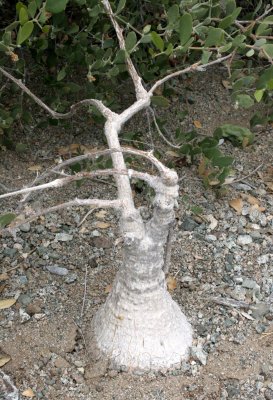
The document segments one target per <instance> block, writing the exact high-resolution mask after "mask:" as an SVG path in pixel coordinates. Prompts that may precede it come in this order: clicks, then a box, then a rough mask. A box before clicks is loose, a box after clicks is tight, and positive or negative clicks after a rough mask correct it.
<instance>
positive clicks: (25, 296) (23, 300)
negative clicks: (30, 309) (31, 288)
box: [18, 294, 32, 306]
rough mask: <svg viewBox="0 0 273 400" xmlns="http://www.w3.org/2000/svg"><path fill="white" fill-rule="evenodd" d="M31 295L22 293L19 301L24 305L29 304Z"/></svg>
mask: <svg viewBox="0 0 273 400" xmlns="http://www.w3.org/2000/svg"><path fill="white" fill-rule="evenodd" d="M31 300H32V299H31V297H30V296H29V295H28V294H20V296H19V297H18V302H19V303H20V304H22V306H27V305H28V304H30V303H31Z"/></svg>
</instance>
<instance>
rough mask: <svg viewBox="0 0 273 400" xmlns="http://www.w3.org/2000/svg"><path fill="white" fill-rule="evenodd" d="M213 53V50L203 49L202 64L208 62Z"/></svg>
mask: <svg viewBox="0 0 273 400" xmlns="http://www.w3.org/2000/svg"><path fill="white" fill-rule="evenodd" d="M211 55H212V51H207V50H203V54H202V58H201V63H202V64H207V63H208V61H209V59H210V56H211Z"/></svg>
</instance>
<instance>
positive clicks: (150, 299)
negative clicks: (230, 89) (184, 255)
mask: <svg viewBox="0 0 273 400" xmlns="http://www.w3.org/2000/svg"><path fill="white" fill-rule="evenodd" d="M165 180H166V177H165ZM176 181H177V175H176V174H175V173H172V171H170V175H169V183H170V185H169V186H168V185H166V184H165V183H164V182H163V178H162V179H161V181H159V182H158V186H157V189H156V190H157V193H156V197H155V201H154V213H153V217H152V219H151V220H150V221H149V222H148V223H147V224H146V226H145V235H144V236H143V237H142V238H141V239H140V240H138V239H136V238H134V241H132V242H131V243H130V242H129V241H127V242H126V243H125V244H124V254H123V259H124V262H123V265H122V267H121V269H120V270H119V272H118V274H117V276H116V279H115V281H114V284H113V288H112V291H111V293H110V295H109V296H108V299H107V301H106V303H105V304H104V305H103V306H102V307H101V308H100V310H99V311H98V312H97V314H96V315H95V318H94V320H93V329H94V332H95V338H96V341H97V346H98V347H99V349H100V350H101V351H102V352H103V353H104V354H105V355H106V356H107V357H109V358H110V360H111V361H112V363H113V366H114V367H117V368H119V367H121V366H124V367H126V368H127V369H128V370H130V371H136V370H137V371H139V370H141V371H149V370H165V369H170V368H177V367H179V366H180V364H181V362H182V361H183V360H185V359H187V357H188V353H189V348H190V346H191V343H192V330H191V326H190V324H189V323H188V322H187V320H186V317H185V316H184V314H183V313H182V312H181V310H180V308H179V307H178V305H177V304H176V303H175V302H174V301H173V300H172V298H171V296H170V294H169V293H168V291H167V289H166V282H165V274H164V272H163V266H164V245H165V244H166V240H167V236H168V231H169V225H170V224H171V223H172V222H173V219H174V211H173V209H174V205H175V201H176V197H177V195H178V190H177V189H178V187H177V185H176Z"/></svg>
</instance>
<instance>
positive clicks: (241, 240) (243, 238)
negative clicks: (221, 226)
mask: <svg viewBox="0 0 273 400" xmlns="http://www.w3.org/2000/svg"><path fill="white" fill-rule="evenodd" d="M252 241H253V240H252V237H251V236H250V235H239V236H238V238H237V244H239V245H240V246H245V245H247V244H250V243H252Z"/></svg>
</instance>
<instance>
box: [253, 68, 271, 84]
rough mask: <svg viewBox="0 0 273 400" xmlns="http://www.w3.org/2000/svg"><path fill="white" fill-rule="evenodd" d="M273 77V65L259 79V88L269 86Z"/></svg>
mask: <svg viewBox="0 0 273 400" xmlns="http://www.w3.org/2000/svg"><path fill="white" fill-rule="evenodd" d="M271 79H273V65H271V67H269V68H268V69H267V70H266V71H265V72H264V73H263V74H262V75H261V76H260V78H259V79H258V82H257V85H256V87H257V89H265V88H267V85H268V83H269V82H270V81H271Z"/></svg>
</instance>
